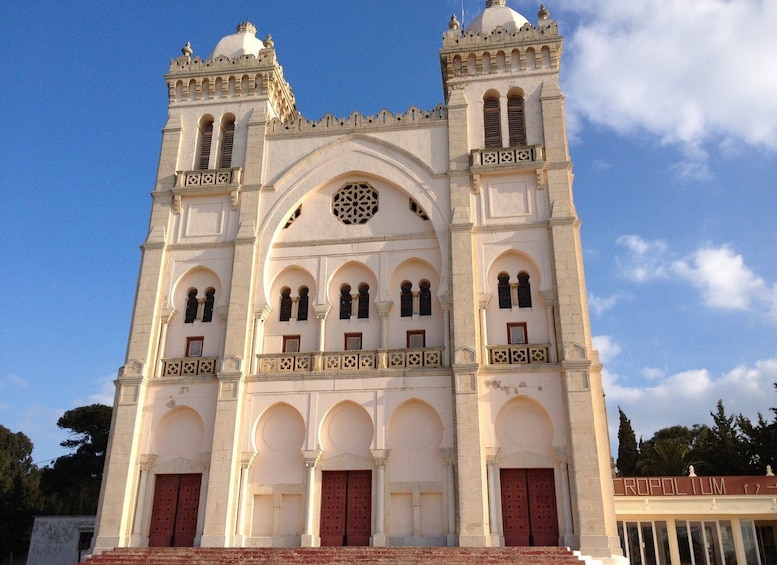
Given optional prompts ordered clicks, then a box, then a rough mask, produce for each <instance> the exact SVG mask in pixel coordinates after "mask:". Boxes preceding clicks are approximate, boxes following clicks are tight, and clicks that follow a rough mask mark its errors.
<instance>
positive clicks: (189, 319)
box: [183, 288, 200, 324]
mask: <svg viewBox="0 0 777 565" xmlns="http://www.w3.org/2000/svg"><path fill="white" fill-rule="evenodd" d="M199 305H200V303H199V301H198V300H197V289H196V288H193V289H191V290H190V291H189V294H188V298H187V299H186V317H185V318H184V321H183V322H184V324H193V323H194V320H196V319H197V309H198V308H199Z"/></svg>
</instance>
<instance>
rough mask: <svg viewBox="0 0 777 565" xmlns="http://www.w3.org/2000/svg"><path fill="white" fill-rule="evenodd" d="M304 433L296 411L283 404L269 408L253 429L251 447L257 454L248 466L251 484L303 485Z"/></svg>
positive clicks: (302, 420)
mask: <svg viewBox="0 0 777 565" xmlns="http://www.w3.org/2000/svg"><path fill="white" fill-rule="evenodd" d="M305 434H306V428H305V421H304V419H303V418H302V415H301V414H300V413H299V412H298V411H297V409H296V408H294V407H293V406H290V405H289V404H286V403H279V404H275V405H274V406H271V407H270V408H268V409H267V410H266V411H265V412H264V413H263V414H262V415H261V416H260V417H259V419H258V420H257V423H256V426H255V428H254V435H253V444H254V450H255V451H256V454H257V455H256V458H255V460H254V463H253V466H252V467H251V478H250V480H251V482H252V483H254V484H262V485H271V484H291V483H302V481H303V476H304V468H305V463H304V460H303V458H302V447H303V444H304V442H305Z"/></svg>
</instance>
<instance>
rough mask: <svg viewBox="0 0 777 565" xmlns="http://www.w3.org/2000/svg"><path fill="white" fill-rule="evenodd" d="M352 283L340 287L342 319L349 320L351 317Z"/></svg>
mask: <svg viewBox="0 0 777 565" xmlns="http://www.w3.org/2000/svg"><path fill="white" fill-rule="evenodd" d="M352 307H353V304H352V301H351V285H349V284H344V285H343V286H341V287H340V319H341V320H348V319H349V318H350V317H351V308H352Z"/></svg>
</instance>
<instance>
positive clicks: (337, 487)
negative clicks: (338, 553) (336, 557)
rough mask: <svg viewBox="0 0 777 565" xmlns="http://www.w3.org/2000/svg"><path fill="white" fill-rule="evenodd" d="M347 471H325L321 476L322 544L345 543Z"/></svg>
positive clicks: (337, 544)
mask: <svg viewBox="0 0 777 565" xmlns="http://www.w3.org/2000/svg"><path fill="white" fill-rule="evenodd" d="M347 492H348V472H347V471H324V472H323V473H322V476H321V545H322V546H331V545H333V546H341V545H345V512H346V500H347V499H346V495H347Z"/></svg>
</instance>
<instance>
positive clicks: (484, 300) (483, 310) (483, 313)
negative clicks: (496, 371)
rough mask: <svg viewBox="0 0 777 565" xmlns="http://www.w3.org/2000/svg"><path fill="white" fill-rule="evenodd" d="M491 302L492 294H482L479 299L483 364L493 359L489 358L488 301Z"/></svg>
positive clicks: (487, 363)
mask: <svg viewBox="0 0 777 565" xmlns="http://www.w3.org/2000/svg"><path fill="white" fill-rule="evenodd" d="M489 302H491V295H490V294H481V295H480V296H479V300H478V309H479V312H480V343H481V351H480V358H481V359H482V360H483V361H482V363H483V365H489V364H490V362H491V360H490V359H489V358H488V317H487V309H488V303H489Z"/></svg>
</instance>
